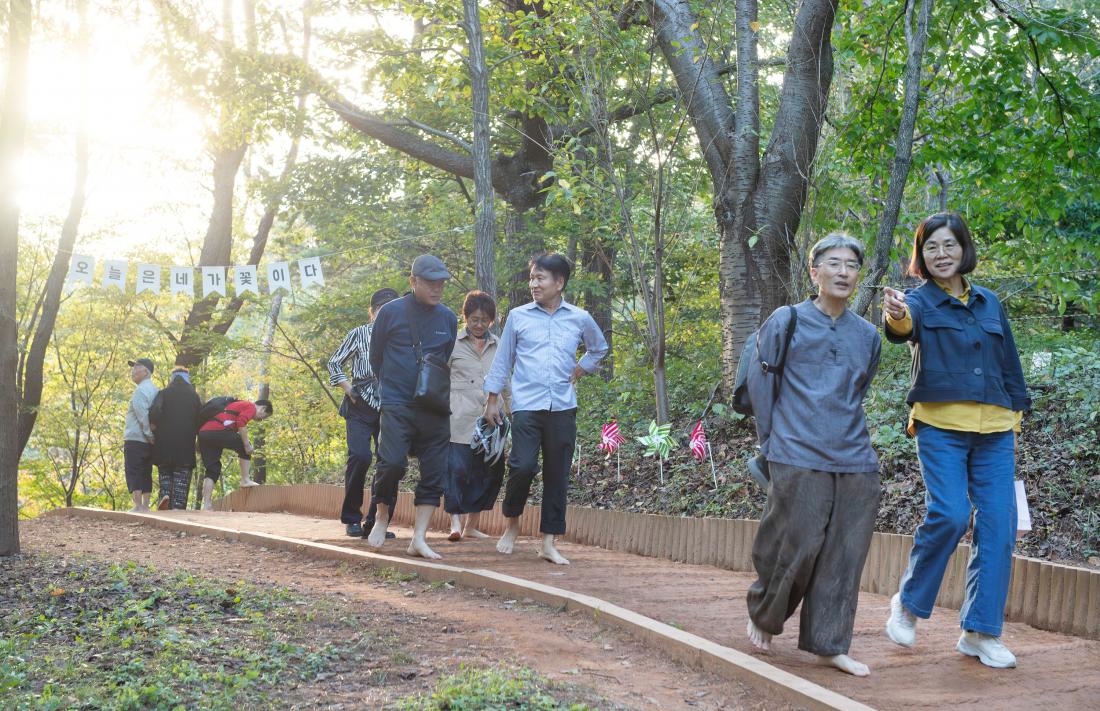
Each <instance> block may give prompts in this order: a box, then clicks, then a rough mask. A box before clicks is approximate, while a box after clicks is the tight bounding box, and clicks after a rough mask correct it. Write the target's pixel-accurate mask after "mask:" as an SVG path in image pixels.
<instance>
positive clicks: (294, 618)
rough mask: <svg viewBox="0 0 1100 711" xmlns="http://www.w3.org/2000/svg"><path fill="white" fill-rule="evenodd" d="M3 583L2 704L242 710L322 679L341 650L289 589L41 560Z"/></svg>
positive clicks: (130, 566) (13, 562)
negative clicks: (309, 629)
mask: <svg viewBox="0 0 1100 711" xmlns="http://www.w3.org/2000/svg"><path fill="white" fill-rule="evenodd" d="M0 565H3V566H4V567H7V568H11V567H14V566H16V565H20V566H23V570H22V573H21V574H20V575H16V576H14V578H11V579H13V580H14V581H15V584H14V586H10V587H7V588H5V589H3V590H0V601H2V602H3V605H2V606H0V610H2V612H0V640H2V641H0V705H2V706H4V708H10V709H32V708H33V709H61V708H74V707H81V708H97V709H183V708H198V707H202V708H208V709H238V708H242V707H244V706H247V705H253V704H266V703H273V702H274V701H275V697H274V695H273V694H271V693H270V692H271V690H272V689H273V688H275V687H278V686H281V685H284V684H287V683H293V682H294V681H299V682H300V681H306V680H309V679H312V678H313V677H314V676H315V675H316V673H317V672H318V671H320V670H321V669H323V668H325V667H326V666H327V665H328V664H329V662H330V661H331V660H332V658H333V657H334V655H335V651H334V650H333V649H332V648H331V647H329V646H328V645H324V644H322V645H319V646H314V644H313V643H311V642H308V641H305V640H304V636H305V635H304V633H303V628H302V623H303V621H304V620H305V619H307V617H305V616H303V615H302V614H301V609H300V608H298V607H296V606H295V605H293V604H291V603H293V602H295V600H294V599H293V598H291V597H289V596H288V594H287V593H285V592H282V591H279V590H265V589H262V588H257V587H253V586H251V585H244V584H237V585H234V586H231V587H226V586H225V585H224V584H218V583H215V582H212V581H208V580H204V579H201V578H195V577H193V576H191V575H188V574H185V573H177V574H175V575H163V574H160V573H158V572H157V571H155V570H151V569H149V568H143V567H139V566H136V565H134V564H132V563H130V564H126V565H105V564H102V563H96V562H88V561H82V560H79V559H72V560H54V559H49V558H41V557H38V558H33V559H25V560H20V561H16V560H6V561H3V562H2V563H0Z"/></svg>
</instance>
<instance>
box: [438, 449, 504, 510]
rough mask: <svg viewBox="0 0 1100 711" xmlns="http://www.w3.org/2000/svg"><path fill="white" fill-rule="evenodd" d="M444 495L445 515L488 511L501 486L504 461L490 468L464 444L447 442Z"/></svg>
mask: <svg viewBox="0 0 1100 711" xmlns="http://www.w3.org/2000/svg"><path fill="white" fill-rule="evenodd" d="M447 453H448V454H447V493H446V494H445V495H444V497H443V510H444V511H446V512H447V513H449V514H465V513H480V512H482V511H490V510H491V509H492V508H493V506H494V505H496V502H497V496H498V495H499V494H500V486H501V484H502V483H503V482H504V457H501V458H500V459H498V460H497V461H496V463H495V464H492V465H490V464H489V463H488V462H486V461H485V456H484V455H482V454H474V453H473V451H472V450H471V449H470V445H468V444H460V443H458V442H451V443H450V445H448V447H447Z"/></svg>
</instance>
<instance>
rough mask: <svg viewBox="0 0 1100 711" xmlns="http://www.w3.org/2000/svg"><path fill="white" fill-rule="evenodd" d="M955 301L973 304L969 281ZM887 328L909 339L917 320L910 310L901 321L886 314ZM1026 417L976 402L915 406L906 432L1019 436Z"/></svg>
mask: <svg viewBox="0 0 1100 711" xmlns="http://www.w3.org/2000/svg"><path fill="white" fill-rule="evenodd" d="M936 284H937V285H938V286H939V287H940V288H941V289H943V290H944V291H945V292H947V293H948V294H951V291H950V289H948V288H947V285H946V284H944V283H943V282H941V281H939V280H938V279H937V280H936ZM952 296H954V294H952ZM955 298H957V299H958V300H959V301H960V302H961V303H964V304H967V303H970V282H968V281H967V280H966V279H963V291H962V293H961V294H959V295H958V296H956V297H955ZM886 328H887V329H888V330H889V331H890V333H892V334H894V335H895V336H908V335H909V334H910V333H912V332H913V317H912V316H911V315H910V314H909V307H908V306H906V307H905V315H904V316H902V317H901V318H900V319H894V318H892V317H891V316H890V314H886ZM1022 416H1023V413H1022V412H1014V411H1012V410H1009V409H1008V408H1007V407H1001V406H1000V405H990V404H988V403H984V402H974V401H973V400H959V401H956V402H915V403H913V408H912V409H911V410H910V411H909V424H908V426H907V427H906V432H908V433H909V434H910V435H915V434H916V433H917V425H916V423H917V422H923V423H924V424H926V425H932V426H933V427H939V428H940V429H942V430H956V431H958V432H978V433H980V434H989V433H991V432H1007V431H1008V430H1014V431H1016V432H1019V431H1020V419H1021V418H1022Z"/></svg>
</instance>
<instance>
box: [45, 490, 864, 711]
mask: <svg viewBox="0 0 1100 711" xmlns="http://www.w3.org/2000/svg"><path fill="white" fill-rule="evenodd" d="M266 488H268V489H271V488H274V487H266ZM332 488H338V487H332ZM253 491H256V490H255V489H254V490H253ZM410 505H411V499H410ZM226 508H228V507H226ZM238 510H241V509H238ZM50 513H51V514H52V515H66V514H69V515H75V516H80V517H82V518H90V519H105V520H111V521H131V522H132V521H137V522H140V523H142V524H145V525H148V526H151V527H153V528H159V529H164V530H168V531H184V532H186V533H189V534H193V535H199V534H206V535H208V536H211V537H214V538H218V539H221V540H226V541H240V542H243V543H250V544H253V545H262V546H266V547H267V548H272V549H278V550H285V551H291V552H305V553H308V554H309V555H312V556H316V557H318V558H326V559H329V560H342V561H349V562H357V563H365V564H366V565H369V566H371V567H376V568H377V567H386V568H393V569H395V570H397V571H399V572H402V573H416V574H417V575H418V576H419V577H420V578H421V579H422V580H425V581H428V582H441V581H452V582H454V583H456V584H459V585H464V586H466V587H472V588H484V589H486V590H490V591H492V592H495V593H498V594H501V595H507V596H509V597H528V598H531V599H532V600H535V601H536V602H541V603H543V604H546V605H549V606H551V607H556V608H560V609H564V610H582V611H584V612H585V613H587V614H589V615H591V616H592V617H593V619H595V620H597V621H598V622H600V623H601V624H606V625H608V626H611V627H616V628H618V629H621V630H624V631H626V632H628V633H630V634H631V635H632V636H634V637H636V638H638V639H639V640H641V641H643V642H647V643H650V644H652V645H653V646H655V647H657V648H659V649H660V650H661V651H663V652H664V653H666V654H668V655H669V656H671V657H673V658H674V659H677V660H679V661H680V662H683V663H685V664H688V665H690V666H693V667H697V668H702V669H704V670H706V671H708V672H712V673H714V674H717V675H719V676H722V677H723V678H726V679H734V680H736V681H741V682H745V683H748V684H752V685H759V686H763V687H765V688H767V689H768V690H769V691H771V692H773V693H775V694H776V695H778V696H781V697H782V698H784V699H786V700H787V701H789V702H791V703H794V704H796V705H799V706H802V707H805V708H808V709H814V710H815V711H816V710H820V711H827V710H828V711H873V709H872V708H871V707H870V706H867V705H865V704H861V703H859V702H858V701H855V700H853V699H850V698H848V697H846V696H843V695H842V694H838V693H836V692H835V691H831V690H829V689H826V688H825V687H823V686H819V685H817V684H815V683H813V682H811V681H808V680H806V679H803V678H801V677H799V676H796V675H794V674H791V673H790V672H787V671H784V670H782V669H779V668H778V667H775V666H772V665H771V664H768V663H767V662H764V661H761V660H760V659H757V658H756V657H753V656H751V655H748V654H745V653H743V652H739V651H737V650H736V649H732V648H730V647H725V646H723V645H720V644H718V643H716V642H712V641H710V640H708V639H705V638H703V637H700V636H698V635H695V634H691V633H690V632H684V631H683V630H679V629H676V628H675V627H672V626H671V625H666V624H664V623H663V622H658V621H657V620H654V619H652V618H649V617H646V616H645V615H641V614H639V613H637V612H633V611H631V610H628V609H626V608H623V607H619V606H618V605H613V604H611V603H609V602H607V601H605V600H601V599H600V598H597V597H593V596H591V595H583V594H580V593H574V592H570V591H568V590H564V589H562V588H557V587H553V586H551V585H544V584H542V583H537V582H533V581H530V580H524V579H522V578H516V577H514V576H511V575H504V574H502V573H496V572H494V571H491V570H484V569H469V568H460V567H456V566H453V565H445V564H442V563H433V562H430V561H426V560H420V559H416V558H411V557H397V556H389V555H383V554H380V553H372V552H368V551H360V550H354V549H350V548H343V547H341V546H334V545H329V544H327V543H316V542H313V541H305V540H300V539H296V538H287V537H284V536H276V535H273V534H268V533H255V532H251V531H241V530H238V529H234V528H225V527H221V526H213V525H209V524H202V523H195V522H191V521H181V520H178V519H170V518H165V517H162V516H157V515H156V514H138V513H129V512H123V511H107V510H104V509H92V508H83V507H74V508H66V509H55V510H54V511H53V512H50Z"/></svg>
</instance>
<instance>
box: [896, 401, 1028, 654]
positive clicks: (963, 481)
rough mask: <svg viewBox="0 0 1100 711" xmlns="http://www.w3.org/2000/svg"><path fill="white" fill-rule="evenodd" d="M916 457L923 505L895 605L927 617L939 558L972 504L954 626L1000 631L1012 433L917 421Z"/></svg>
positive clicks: (1010, 513) (938, 578) (1011, 506)
mask: <svg viewBox="0 0 1100 711" xmlns="http://www.w3.org/2000/svg"><path fill="white" fill-rule="evenodd" d="M917 456H918V457H919V458H920V466H921V474H922V475H923V477H924V485H925V488H926V490H927V493H926V494H925V505H926V506H927V509H928V510H927V513H926V514H925V516H924V522H923V523H922V524H921V525H920V527H919V528H918V529H917V533H916V536H915V538H916V540H915V542H914V544H913V551H912V552H911V553H910V554H909V568H908V569H907V570H906V571H905V575H904V577H902V579H901V603H902V604H903V605H905V607H906V609H907V610H909V611H910V612H912V613H913V614H914V615H916V616H917V617H922V618H925V619H927V618H928V617H930V616H931V615H932V607H933V605H934V604H935V602H936V595H937V594H938V593H939V590H940V584H941V583H942V582H943V574H944V570H945V569H946V568H947V561H948V559H949V558H950V557H951V554H952V553H954V552H955V546H956V545H957V544H958V542H959V539H960V538H962V537H963V535H964V534H965V533H966V530H967V528H968V527H969V525H970V511H971V507H973V509H974V536H973V544H972V545H971V548H970V563H969V565H968V566H967V571H966V598H965V600H964V601H963V605H962V609H961V610H960V613H959V617H960V626H961V627H962V628H963V629H964V630H968V631H971V632H983V633H985V634H990V635H995V636H1000V634H1001V625H1002V624H1003V622H1004V609H1005V599H1006V598H1007V596H1008V582H1009V578H1010V577H1011V575H1012V550H1013V548H1014V546H1015V545H1016V495H1015V489H1014V488H1013V487H1014V485H1013V479H1014V477H1015V470H1016V441H1015V436H1014V435H1013V433H1012V432H1011V431H1010V432H994V433H991V434H979V433H977V432H956V431H953V430H944V429H940V428H938V427H933V426H931V425H927V424H924V423H923V422H918V423H917Z"/></svg>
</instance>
